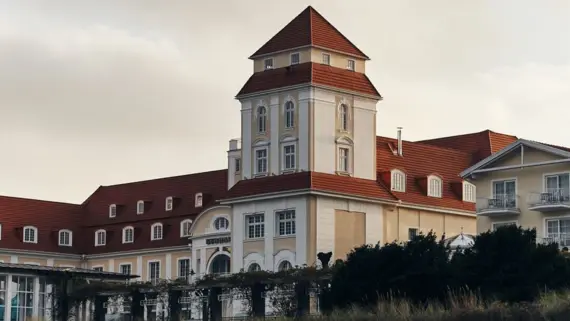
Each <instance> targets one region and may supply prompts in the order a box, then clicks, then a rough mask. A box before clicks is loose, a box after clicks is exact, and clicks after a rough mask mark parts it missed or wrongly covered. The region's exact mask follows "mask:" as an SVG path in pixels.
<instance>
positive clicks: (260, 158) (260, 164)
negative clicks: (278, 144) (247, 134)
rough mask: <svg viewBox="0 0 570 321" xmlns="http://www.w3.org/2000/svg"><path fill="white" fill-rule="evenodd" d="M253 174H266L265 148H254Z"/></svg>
mask: <svg viewBox="0 0 570 321" xmlns="http://www.w3.org/2000/svg"><path fill="white" fill-rule="evenodd" d="M255 174H256V175H257V174H267V148H259V149H256V150H255Z"/></svg>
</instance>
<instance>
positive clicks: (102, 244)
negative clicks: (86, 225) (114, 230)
mask: <svg viewBox="0 0 570 321" xmlns="http://www.w3.org/2000/svg"><path fill="white" fill-rule="evenodd" d="M100 232H103V235H104V238H103V243H98V240H99V235H98V234H99V233H100ZM105 245H107V231H105V230H104V229H98V230H97V231H95V246H105Z"/></svg>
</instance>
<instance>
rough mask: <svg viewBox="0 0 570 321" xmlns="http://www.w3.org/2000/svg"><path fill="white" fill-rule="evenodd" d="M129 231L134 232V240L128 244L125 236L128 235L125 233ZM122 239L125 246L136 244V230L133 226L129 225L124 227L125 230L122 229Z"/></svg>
mask: <svg viewBox="0 0 570 321" xmlns="http://www.w3.org/2000/svg"><path fill="white" fill-rule="evenodd" d="M127 229H131V230H133V239H132V240H131V241H130V242H127V241H126V237H125V236H126V233H125V232H126V231H127ZM121 239H122V241H123V244H130V243H134V242H135V228H134V227H133V226H131V225H128V226H125V227H123V229H122V231H121Z"/></svg>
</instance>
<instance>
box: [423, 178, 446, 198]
mask: <svg viewBox="0 0 570 321" xmlns="http://www.w3.org/2000/svg"><path fill="white" fill-rule="evenodd" d="M427 190H428V193H427V194H428V196H430V197H439V198H441V197H443V180H442V179H441V177H438V176H435V175H429V176H428V179H427Z"/></svg>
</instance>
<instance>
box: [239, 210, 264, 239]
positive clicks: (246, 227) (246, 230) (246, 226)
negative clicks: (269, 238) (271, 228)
mask: <svg viewBox="0 0 570 321" xmlns="http://www.w3.org/2000/svg"><path fill="white" fill-rule="evenodd" d="M250 216H261V217H263V222H254V223H253V224H255V225H261V226H263V235H262V236H259V237H249V222H248V217H250ZM266 223H267V220H266V219H265V212H253V213H243V227H244V234H243V236H244V237H243V239H244V240H247V241H253V240H263V239H265V235H267V231H266V230H265V229H266V227H267V226H266Z"/></svg>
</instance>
